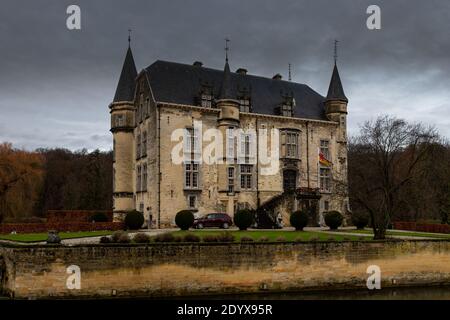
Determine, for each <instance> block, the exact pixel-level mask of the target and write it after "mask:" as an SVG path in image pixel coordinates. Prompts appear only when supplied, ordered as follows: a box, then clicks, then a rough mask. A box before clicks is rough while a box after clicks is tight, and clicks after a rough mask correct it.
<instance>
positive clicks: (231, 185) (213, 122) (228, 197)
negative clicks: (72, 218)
mask: <svg viewBox="0 0 450 320" xmlns="http://www.w3.org/2000/svg"><path fill="white" fill-rule="evenodd" d="M347 103H348V100H347V98H346V96H345V94H344V90H343V87H342V84H341V80H340V77H339V72H338V68H337V66H336V61H335V64H334V69H333V72H332V76H331V81H330V84H329V89H328V94H327V96H326V97H323V96H321V95H320V94H318V93H317V92H315V91H314V90H312V89H311V88H310V87H308V86H307V85H305V84H300V83H295V82H292V81H284V80H282V77H281V75H279V74H276V75H275V76H273V77H272V78H264V77H260V76H255V75H251V74H248V73H247V70H245V69H244V68H239V69H237V70H236V71H235V72H232V71H231V70H230V66H229V62H228V56H227V58H226V62H225V67H224V69H223V70H215V69H211V68H207V67H205V66H203V64H202V63H201V62H198V61H197V62H194V63H193V64H192V65H187V64H181V63H174V62H167V61H160V60H158V61H156V62H154V63H153V64H151V65H150V66H149V67H147V68H145V69H143V70H142V71H140V72H139V73H137V70H136V66H135V63H134V59H133V54H132V50H131V48H130V46H128V50H127V53H126V56H125V61H124V64H123V67H122V72H121V74H120V78H119V82H118V85H117V89H116V92H115V96H114V100H113V101H112V103H111V104H110V105H109V109H110V114H111V132H112V134H113V142H114V144H113V145H114V147H113V151H114V164H113V170H114V182H113V188H114V189H113V197H114V199H113V200H114V202H113V203H114V204H113V212H114V219H115V220H116V221H120V220H122V219H123V217H124V215H125V214H126V212H128V211H130V210H134V209H136V210H138V211H141V212H142V213H143V214H144V217H145V220H146V225H147V227H153V228H163V227H168V226H173V225H174V218H175V215H176V213H177V212H178V211H180V210H183V209H191V210H193V211H194V212H196V213H197V214H198V215H201V214H206V213H213V212H225V213H228V214H229V215H230V216H233V214H234V212H235V211H236V210H237V209H239V208H253V209H256V208H264V210H266V211H267V212H269V213H270V214H271V215H272V216H273V215H277V216H278V217H281V218H282V219H283V221H284V223H285V225H287V224H289V214H290V213H291V212H292V211H293V210H297V209H306V210H309V212H310V213H311V217H312V218H311V219H312V223H313V224H323V212H325V211H329V210H338V211H340V212H342V213H344V214H345V213H346V212H347V211H348V197H347V134H346V131H347V130H346V127H347V121H346V119H347ZM196 123H197V124H198V123H201V132H199V131H198V129H197V127H198V126H197V127H196ZM180 129H182V130H183V132H185V134H184V140H185V141H184V142H183V146H184V147H185V149H184V150H183V151H182V152H181V153H182V154H183V155H184V158H183V161H182V162H179V161H178V162H177V161H175V159H174V148H175V147H176V146H177V145H180V142H179V141H178V140H176V141H174V138H173V136H174V132H176V131H177V130H180ZM212 129H214V131H213V132H218V133H222V136H223V137H224V138H223V139H222V140H220V139H219V140H217V139H216V142H217V141H220V143H221V144H220V146H221V148H223V150H220V152H218V151H217V150H216V152H215V154H216V157H217V159H218V160H222V158H223V159H225V158H226V157H227V158H228V159H231V160H235V161H215V162H214V161H213V162H212V163H208V162H207V161H201V160H202V159H204V158H202V157H201V156H200V157H198V156H197V153H201V152H202V151H203V149H204V148H206V145H207V143H206V142H203V144H202V143H201V140H202V139H204V137H203V136H204V134H203V133H205V132H209V131H208V130H212ZM237 129H241V131H239V132H241V133H238V134H233V132H235V130H237ZM275 129H276V130H275ZM245 130H248V131H249V132H250V131H251V132H254V133H256V134H254V135H250V134H245V132H246V131H245ZM264 130H265V131H267V132H269V131H274V132H275V131H276V132H277V135H270V133H269V134H268V136H269V138H268V144H267V146H268V145H269V143H270V145H271V146H272V147H278V149H277V153H275V154H276V155H277V159H275V160H276V162H277V167H276V168H277V170H276V171H275V172H272V173H270V174H263V172H262V171H263V168H262V164H261V161H260V159H259V158H260V157H261V156H260V152H258V151H257V152H251V151H250V150H255V148H256V149H257V148H261V147H259V145H260V144H259V143H258V142H259V141H257V140H258V139H260V138H259V137H260V136H261V134H260V133H261V132H263V131H264ZM202 132H203V133H202ZM242 132H244V133H242ZM202 135H203V136H202ZM255 137H256V142H255ZM274 137H276V138H274ZM255 145H256V147H255ZM199 146H200V147H199ZM238 150H240V151H242V152H243V153H244V154H243V156H242V155H238V152H237V151H238ZM271 150H272V151H273V149H271ZM272 154H273V153H272ZM212 155H213V157H214V153H212ZM209 157H211V156H209ZM219 158H220V159H219ZM238 158H239V159H238ZM241 158H242V159H241ZM239 160H242V161H239ZM250 160H251V161H250ZM275 160H274V159H272V160H271V161H270V163H269V164H267V163H266V165H269V166H270V165H271V164H273V163H274V162H275Z"/></svg>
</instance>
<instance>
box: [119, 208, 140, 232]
mask: <svg viewBox="0 0 450 320" xmlns="http://www.w3.org/2000/svg"><path fill="white" fill-rule="evenodd" d="M124 222H125V226H126V227H127V229H130V230H138V229H140V228H141V227H142V225H143V224H144V215H143V214H142V213H141V212H139V211H137V210H133V211H130V212H128V213H127V215H126V216H125V221H124Z"/></svg>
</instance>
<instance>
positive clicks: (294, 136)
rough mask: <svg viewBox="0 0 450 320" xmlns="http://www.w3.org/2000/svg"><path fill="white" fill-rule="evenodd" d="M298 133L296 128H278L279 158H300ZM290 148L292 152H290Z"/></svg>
mask: <svg viewBox="0 0 450 320" xmlns="http://www.w3.org/2000/svg"><path fill="white" fill-rule="evenodd" d="M300 133H301V132H300V130H298V129H289V128H287V129H280V140H281V142H280V145H281V150H280V157H281V158H287V159H300V156H301V152H300ZM292 149H293V150H294V152H293V153H291V151H292Z"/></svg>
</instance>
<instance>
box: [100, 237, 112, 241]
mask: <svg viewBox="0 0 450 320" xmlns="http://www.w3.org/2000/svg"><path fill="white" fill-rule="evenodd" d="M111 242H112V239H111V238H110V237H107V236H104V237H101V238H100V243H111Z"/></svg>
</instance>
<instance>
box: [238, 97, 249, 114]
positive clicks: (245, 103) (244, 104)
mask: <svg viewBox="0 0 450 320" xmlns="http://www.w3.org/2000/svg"><path fill="white" fill-rule="evenodd" d="M239 109H240V111H241V112H250V100H249V99H247V98H242V99H239Z"/></svg>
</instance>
